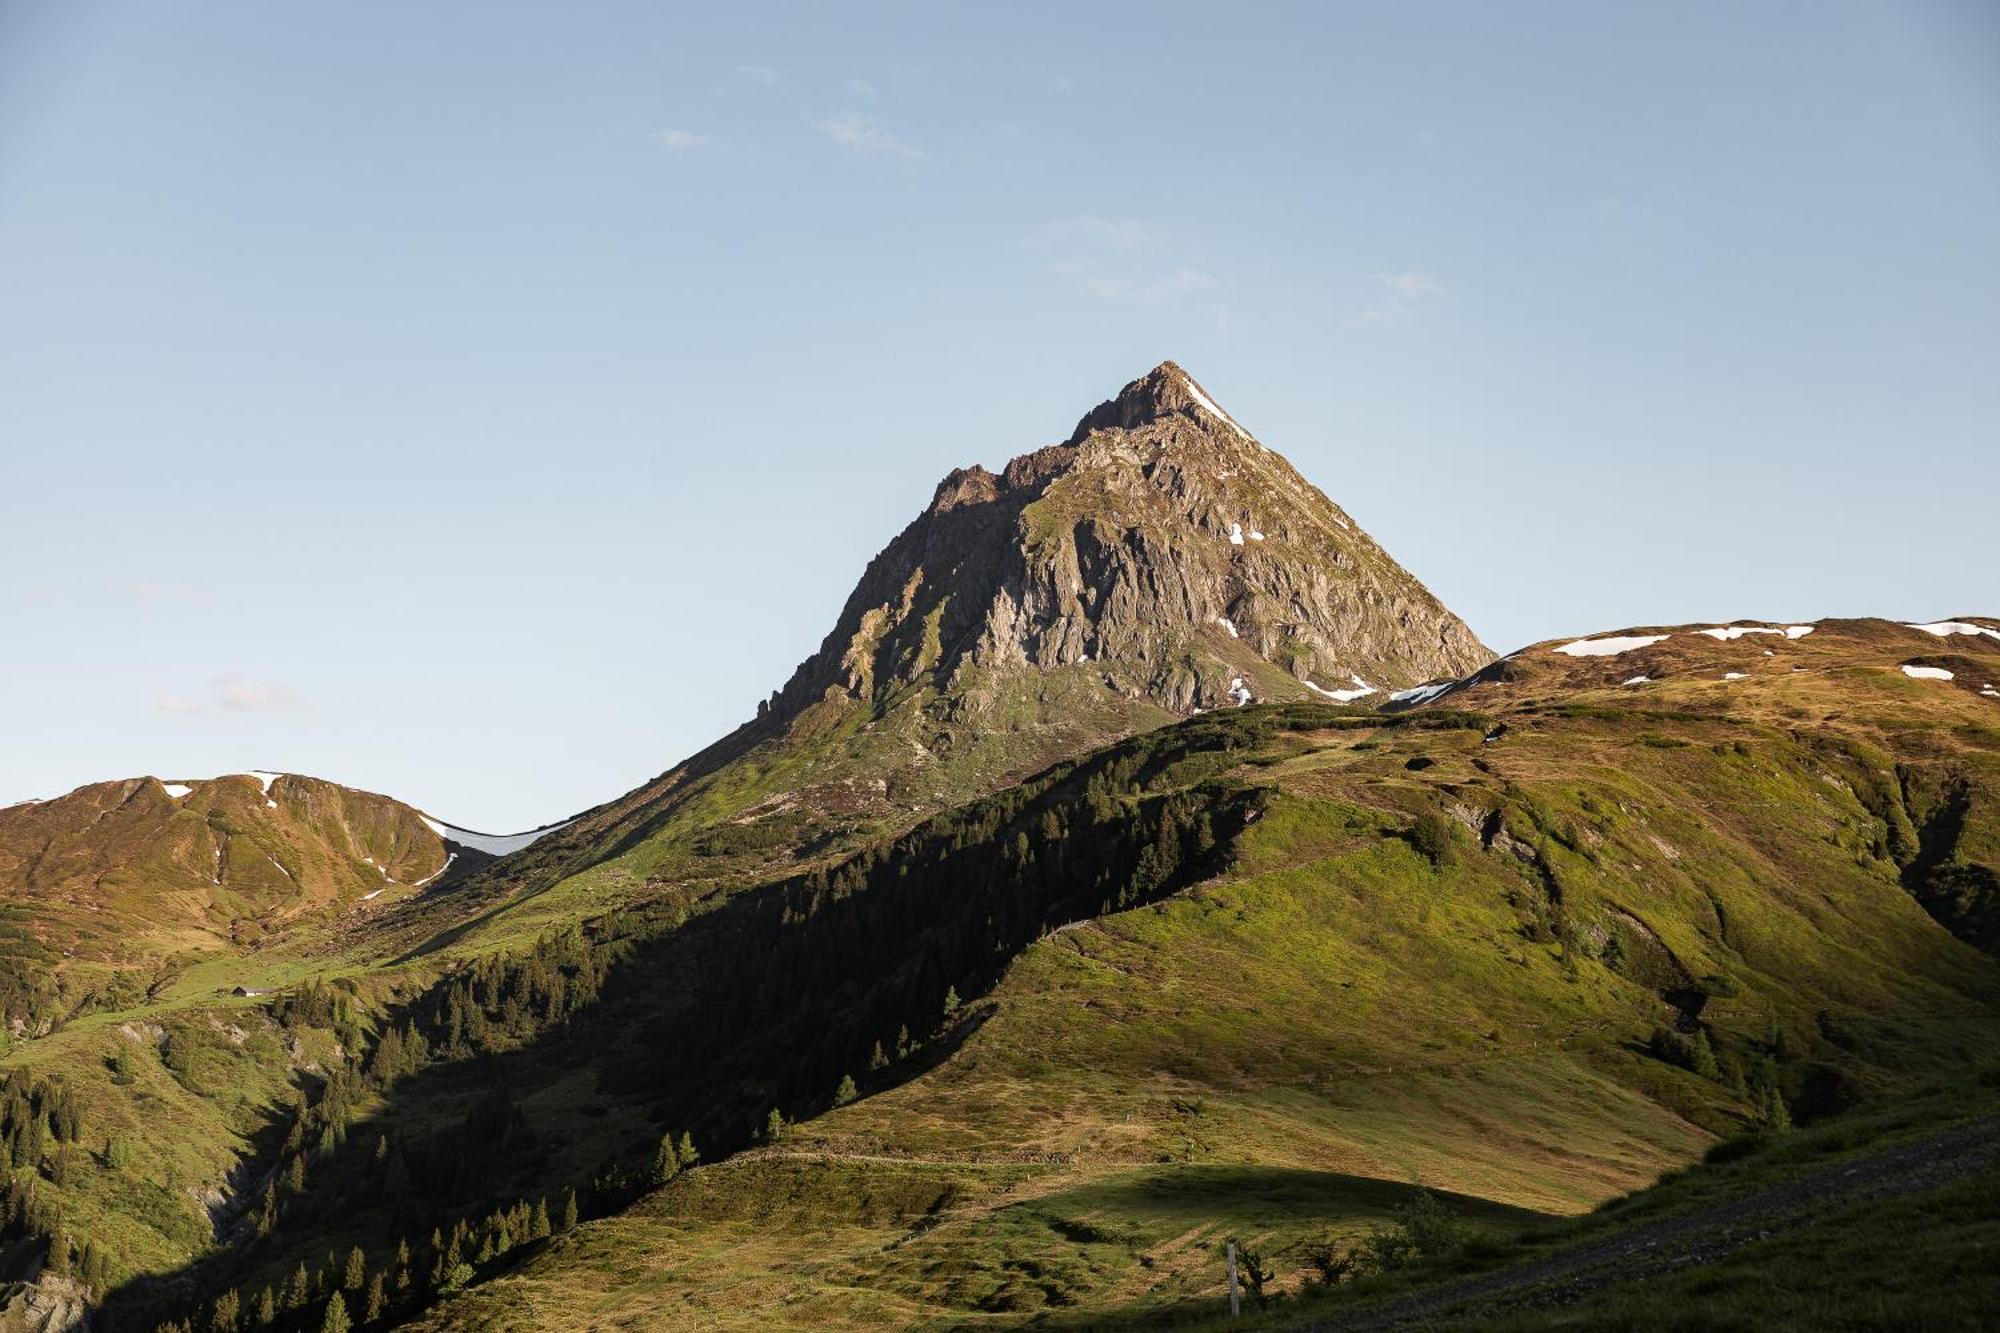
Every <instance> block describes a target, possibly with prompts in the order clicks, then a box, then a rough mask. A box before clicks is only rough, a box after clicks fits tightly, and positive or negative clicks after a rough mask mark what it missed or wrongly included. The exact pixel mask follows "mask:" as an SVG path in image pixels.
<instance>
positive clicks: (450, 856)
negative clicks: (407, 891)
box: [410, 852, 458, 889]
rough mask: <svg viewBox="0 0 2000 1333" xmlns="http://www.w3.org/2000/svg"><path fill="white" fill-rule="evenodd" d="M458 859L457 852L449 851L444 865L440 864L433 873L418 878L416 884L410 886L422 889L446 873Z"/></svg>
mask: <svg viewBox="0 0 2000 1333" xmlns="http://www.w3.org/2000/svg"><path fill="white" fill-rule="evenodd" d="M457 859H458V853H457V852H447V853H446V854H445V858H444V864H443V865H441V866H439V867H438V868H437V869H436V870H435V871H433V872H432V873H431V874H428V875H426V876H424V877H423V878H422V879H420V880H418V881H417V882H416V883H415V884H412V885H411V886H410V887H411V888H413V889H421V888H422V887H423V886H424V885H426V884H428V883H430V882H431V881H432V880H434V879H436V878H438V876H440V875H442V874H444V872H445V871H447V870H449V869H451V863H452V862H453V861H456V860H457Z"/></svg>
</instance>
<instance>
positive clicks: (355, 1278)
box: [340, 1245, 368, 1291]
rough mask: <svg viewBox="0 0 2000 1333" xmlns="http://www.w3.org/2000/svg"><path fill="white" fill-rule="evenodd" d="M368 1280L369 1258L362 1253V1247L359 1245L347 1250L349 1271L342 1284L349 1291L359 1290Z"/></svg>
mask: <svg viewBox="0 0 2000 1333" xmlns="http://www.w3.org/2000/svg"><path fill="white" fill-rule="evenodd" d="M367 1281H368V1260H367V1258H366V1256H364V1255H363V1254H362V1253H361V1247H360V1246H359V1245H357V1246H355V1247H354V1248H353V1249H351V1250H349V1251H348V1252H347V1272H346V1274H345V1275H344V1280H343V1281H342V1282H341V1284H340V1285H341V1286H342V1287H343V1288H344V1289H345V1290H348V1291H359V1290H361V1288H362V1285H363V1284H364V1283H366V1282H367Z"/></svg>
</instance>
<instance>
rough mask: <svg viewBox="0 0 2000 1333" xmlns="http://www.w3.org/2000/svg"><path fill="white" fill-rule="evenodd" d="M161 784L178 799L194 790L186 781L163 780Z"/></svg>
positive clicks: (170, 794)
mask: <svg viewBox="0 0 2000 1333" xmlns="http://www.w3.org/2000/svg"><path fill="white" fill-rule="evenodd" d="M160 785H161V786H162V787H165V788H166V789H167V795H169V796H171V797H173V798H174V799H175V800H176V801H178V800H179V799H180V798H181V797H183V796H185V795H187V794H188V793H189V792H191V791H193V790H194V788H193V787H190V786H188V785H187V784H186V783H185V782H162V783H161V784H160Z"/></svg>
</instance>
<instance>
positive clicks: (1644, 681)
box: [1625, 676, 1653, 685]
mask: <svg viewBox="0 0 2000 1333" xmlns="http://www.w3.org/2000/svg"><path fill="white" fill-rule="evenodd" d="M1625 683H1626V684H1627V685H1651V684H1652V683H1653V678H1652V677H1651V676H1634V677H1632V679H1630V680H1628V681H1626V682H1625Z"/></svg>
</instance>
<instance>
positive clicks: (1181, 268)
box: [1023, 216, 1222, 305]
mask: <svg viewBox="0 0 2000 1333" xmlns="http://www.w3.org/2000/svg"><path fill="white" fill-rule="evenodd" d="M1023 246H1024V248H1026V249H1027V250H1028V251H1029V253H1031V254H1034V255H1036V256H1038V257H1039V258H1040V260H1041V263H1042V267H1043V268H1045V269H1046V270H1047V271H1049V272H1050V273H1053V274H1055V275H1056V276H1057V277H1059V278H1062V279H1063V280H1064V281H1065V282H1067V283H1068V284H1069V285H1071V286H1072V287H1074V288H1075V289H1076V290H1077V291H1079V292H1081V293H1083V294H1084V295H1087V296H1091V297H1095V298H1096V299H1098V300H1100V301H1118V302H1125V303H1130V304H1135V305H1168V304H1171V303H1173V302H1176V301H1184V300H1188V299H1191V298H1196V297H1205V296H1212V295H1215V294H1217V293H1219V292H1220V291H1221V289H1222V283H1221V282H1220V281H1219V280H1218V279H1217V278H1216V277H1215V275H1214V274H1212V273H1210V272H1208V271H1207V270H1206V269H1204V268H1202V267H1200V266H1199V265H1198V264H1196V263H1193V262H1191V259H1190V256H1188V255H1187V254H1186V253H1185V252H1184V249H1183V247H1181V246H1180V245H1178V244H1177V243H1176V242H1175V241H1174V240H1173V239H1172V238H1171V237H1169V236H1168V235H1167V234H1166V233H1165V232H1164V231H1163V230H1162V229H1161V228H1160V227H1159V226H1157V225H1156V224H1154V223H1151V222H1147V221H1143V220H1139V219H1132V218H1104V217H1093V216H1080V217H1071V218H1061V219H1059V220H1057V221H1055V222H1051V223H1048V224H1047V225H1045V226H1043V227H1042V228H1041V229H1040V230H1038V231H1037V232H1035V233H1034V234H1033V235H1032V236H1030V237H1028V238H1027V240H1026V241H1024V242H1023Z"/></svg>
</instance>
